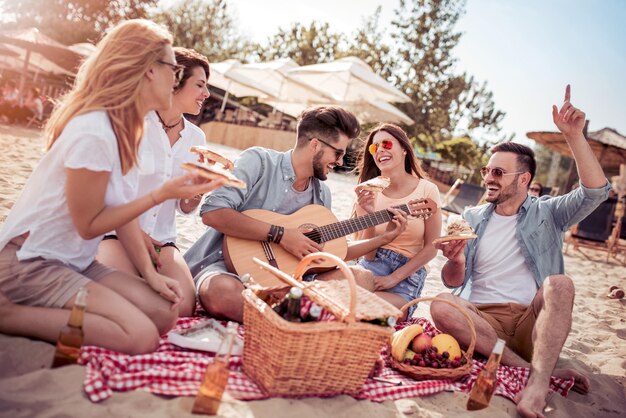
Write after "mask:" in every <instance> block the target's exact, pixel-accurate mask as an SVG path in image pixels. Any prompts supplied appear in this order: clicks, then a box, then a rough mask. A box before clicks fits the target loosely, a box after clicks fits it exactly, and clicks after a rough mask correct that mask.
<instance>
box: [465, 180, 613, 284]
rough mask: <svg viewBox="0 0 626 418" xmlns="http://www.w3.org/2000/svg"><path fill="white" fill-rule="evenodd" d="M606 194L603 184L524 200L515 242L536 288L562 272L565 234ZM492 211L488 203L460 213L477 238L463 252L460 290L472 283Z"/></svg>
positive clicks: (595, 206)
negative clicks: (555, 195)
mask: <svg viewBox="0 0 626 418" xmlns="http://www.w3.org/2000/svg"><path fill="white" fill-rule="evenodd" d="M609 190H611V186H610V183H609V182H608V181H607V185H606V186H605V187H602V188H599V189H589V188H586V187H585V186H583V185H582V184H581V185H580V187H578V188H576V189H574V190H572V191H571V192H569V193H567V194H566V195H563V196H557V197H550V196H542V197H539V198H537V197H534V196H528V197H527V198H526V201H525V202H524V203H523V204H522V206H521V207H520V210H519V212H518V214H517V225H516V227H515V230H516V233H515V238H516V239H517V241H518V242H519V246H520V249H521V251H522V254H523V256H524V259H525V260H526V265H527V266H528V269H529V270H530V271H531V272H532V274H533V277H534V278H535V281H536V282H537V286H541V285H542V283H543V281H544V280H545V279H546V278H547V277H548V276H550V275H553V274H563V273H564V272H565V266H564V262H563V236H564V234H565V232H566V231H567V230H568V229H569V228H570V227H571V226H572V225H575V224H577V223H578V222H580V221H582V220H583V219H585V218H586V217H587V215H589V214H590V213H591V212H593V211H594V210H595V209H596V208H597V207H598V205H600V203H602V202H603V201H605V200H606V199H607V197H608V194H609ZM495 207H496V206H495V205H494V204H492V203H488V204H486V205H481V206H477V207H474V208H470V209H467V210H466V211H464V212H463V215H462V216H463V218H464V219H466V220H467V221H468V222H469V224H470V225H471V226H472V228H474V231H476V235H478V238H476V239H474V240H472V241H470V242H469V245H468V246H467V247H466V248H465V260H466V261H465V280H464V282H463V287H462V288H461V290H462V289H463V288H465V286H467V284H468V283H469V282H470V281H471V280H472V273H473V266H474V263H475V261H476V260H475V258H476V250H477V249H478V244H479V242H480V238H481V236H482V234H483V233H484V232H485V228H486V227H487V223H488V221H489V218H491V214H492V213H493V211H494V209H495Z"/></svg>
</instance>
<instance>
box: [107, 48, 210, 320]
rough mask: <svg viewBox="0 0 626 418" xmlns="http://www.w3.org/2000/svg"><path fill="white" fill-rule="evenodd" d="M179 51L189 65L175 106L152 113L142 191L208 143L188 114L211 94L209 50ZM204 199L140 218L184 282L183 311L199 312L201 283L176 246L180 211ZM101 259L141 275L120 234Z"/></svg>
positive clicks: (150, 241) (170, 270)
mask: <svg viewBox="0 0 626 418" xmlns="http://www.w3.org/2000/svg"><path fill="white" fill-rule="evenodd" d="M174 54H175V56H176V62H177V64H178V65H180V66H182V67H183V75H182V78H181V80H180V82H179V83H178V85H177V86H176V87H175V88H174V96H173V98H172V107H170V108H169V109H167V110H158V111H154V112H150V113H149V114H148V116H147V117H146V131H145V134H144V140H143V141H142V142H141V147H140V149H139V154H140V162H139V166H140V168H139V194H142V193H146V192H148V191H150V190H153V189H155V188H157V187H158V186H159V185H161V184H163V183H164V182H165V181H167V180H169V179H171V178H173V177H175V176H179V175H181V174H183V169H182V168H181V167H180V165H181V163H184V162H191V161H195V160H197V157H196V156H195V154H192V153H190V152H189V148H190V147H192V146H194V145H205V143H206V139H205V136H204V132H202V130H201V129H200V128H198V127H197V126H196V125H194V124H193V123H190V122H189V121H187V119H185V117H184V116H183V114H184V113H187V114H192V115H197V114H198V113H199V112H200V110H201V109H202V105H203V103H204V101H205V100H206V99H207V98H208V97H209V90H208V86H207V79H208V78H209V74H210V73H209V62H208V60H207V59H206V57H204V56H203V55H200V54H198V53H197V52H195V51H193V50H190V49H186V48H174ZM200 198H201V196H200V195H198V196H195V197H193V198H191V199H178V200H168V201H165V202H163V203H161V204H160V205H158V206H155V207H153V208H151V209H149V210H148V211H146V212H144V213H143V215H141V217H140V219H139V224H140V226H141V229H142V230H143V231H144V233H145V234H146V241H147V247H148V251H149V252H150V255H151V257H152V259H153V260H154V261H155V263H156V265H157V270H158V271H159V272H160V273H161V274H163V275H165V276H168V277H171V278H173V279H176V281H178V283H179V284H180V287H181V291H182V294H183V301H182V302H181V304H180V307H179V315H180V316H192V315H193V311H194V307H195V288H194V285H193V279H192V277H191V273H190V272H189V267H187V263H185V260H184V259H183V256H182V254H181V253H180V251H179V250H178V247H177V246H176V211H179V212H181V213H183V214H187V213H190V212H192V211H194V210H195V209H196V207H198V204H199V203H200V200H201V199H200ZM97 259H98V260H99V261H100V262H102V263H103V264H106V265H107V266H110V267H113V268H115V269H117V270H121V271H125V272H128V273H131V274H135V275H139V272H138V271H137V269H136V267H135V266H134V264H133V263H132V261H131V260H130V258H129V257H128V255H127V253H126V250H125V249H124V246H123V245H122V243H121V242H120V241H119V240H117V237H116V236H115V235H106V236H105V237H104V240H103V241H102V243H101V244H100V247H99V248H98V256H97Z"/></svg>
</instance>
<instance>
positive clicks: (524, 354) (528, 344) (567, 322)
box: [431, 85, 610, 417]
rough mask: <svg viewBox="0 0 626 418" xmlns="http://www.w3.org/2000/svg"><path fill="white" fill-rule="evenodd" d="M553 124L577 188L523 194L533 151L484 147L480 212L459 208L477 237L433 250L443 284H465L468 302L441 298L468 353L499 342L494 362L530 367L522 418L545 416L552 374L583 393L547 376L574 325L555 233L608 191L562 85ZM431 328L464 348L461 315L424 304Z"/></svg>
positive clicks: (579, 379) (580, 386) (457, 319)
mask: <svg viewBox="0 0 626 418" xmlns="http://www.w3.org/2000/svg"><path fill="white" fill-rule="evenodd" d="M552 117H553V120H554V123H555V124H556V126H557V127H558V128H559V130H560V131H561V133H562V134H563V136H564V138H565V140H566V141H567V143H568V145H569V147H570V149H571V151H572V154H573V156H574V159H575V161H576V165H577V168H578V174H579V177H580V185H581V186H580V187H579V188H577V189H576V190H574V191H572V192H570V193H568V194H566V195H564V196H559V197H553V198H551V197H549V196H544V197H540V198H537V197H534V196H529V195H528V186H529V185H530V184H531V182H532V179H533V177H534V175H535V168H536V164H535V159H534V153H533V151H532V150H531V149H530V148H528V147H526V146H524V145H521V144H516V143H502V144H498V145H496V146H494V147H493V148H492V149H491V152H492V156H491V158H490V159H489V164H488V165H487V166H486V167H483V168H482V169H481V174H482V176H483V179H484V181H485V184H486V186H487V199H486V200H487V202H488V204H486V205H482V206H478V207H475V208H471V209H468V210H466V211H465V212H464V213H463V217H464V218H465V219H466V220H467V221H468V222H469V223H470V225H471V226H472V228H474V231H475V232H476V234H477V235H478V238H477V239H475V240H473V241H469V244H467V245H466V242H467V241H460V240H457V241H451V242H450V243H449V244H447V245H446V244H443V245H439V246H438V248H439V249H441V250H442V251H443V255H444V256H445V257H446V258H447V259H448V261H447V262H446V264H445V265H444V267H443V268H442V271H441V278H442V280H443V282H444V284H445V285H446V286H448V287H451V288H455V287H460V286H463V287H465V286H466V285H468V284H470V286H471V291H470V294H469V301H467V300H464V299H461V298H460V297H457V296H453V295H451V294H441V295H439V296H440V297H442V298H445V299H447V300H451V301H453V302H455V303H456V304H458V305H460V306H461V307H463V308H465V310H466V311H467V312H468V314H469V315H470V316H471V318H472V320H473V321H474V325H475V327H476V334H477V339H476V351H477V352H478V353H481V354H483V355H485V356H488V355H489V353H490V352H491V349H492V348H493V346H494V344H495V341H496V338H502V339H504V340H505V341H506V343H507V348H506V349H505V351H504V353H503V357H502V363H503V364H506V365H511V366H519V367H529V368H530V369H531V374H530V379H529V381H528V385H527V386H526V388H525V389H524V391H522V392H521V393H520V395H519V398H518V399H517V401H518V402H517V411H518V413H519V414H520V415H521V416H524V417H536V416H543V415H542V413H543V409H544V407H545V403H546V401H545V398H546V395H547V394H548V387H549V382H550V376H551V375H555V376H558V377H562V378H572V377H573V378H574V379H575V381H576V383H575V386H574V389H576V390H578V391H580V392H582V393H586V392H587V390H588V386H589V381H588V379H587V378H586V377H585V376H583V375H581V374H580V373H578V372H576V371H575V370H572V369H555V366H556V362H557V360H558V358H559V354H560V352H561V349H562V347H563V344H564V343H565V340H566V338H567V335H568V334H569V330H570V327H571V323H572V308H573V304H574V285H573V283H572V280H571V279H570V278H569V277H567V276H565V275H564V265H563V255H562V249H563V235H564V233H565V231H567V229H568V228H569V227H570V226H572V225H574V224H576V223H578V222H580V221H581V220H582V219H584V218H585V217H586V216H587V215H588V214H589V213H591V212H592V211H593V210H594V209H595V208H596V207H597V206H598V205H599V204H600V203H601V202H602V201H604V200H606V198H607V196H608V191H609V190H610V185H609V183H608V181H607V180H606V177H605V176H604V173H603V171H602V167H601V166H600V164H599V162H598V160H597V159H596V157H595V156H594V154H593V152H592V151H591V148H590V147H589V144H588V143H587V140H586V139H585V137H584V135H583V127H584V124H585V114H584V113H583V112H582V111H580V110H579V109H577V108H575V107H574V106H572V104H571V103H570V86H569V85H568V86H567V88H566V90H565V102H564V104H563V106H562V107H561V109H560V110H559V109H557V107H556V106H553V109H552ZM431 314H432V317H433V320H434V321H435V323H436V325H437V327H438V328H439V329H441V330H443V331H444V332H447V333H449V334H451V335H453V336H454V337H455V338H457V339H458V340H459V342H460V343H461V344H464V345H465V346H467V345H468V344H469V340H470V337H469V332H468V330H467V327H466V325H465V324H464V321H463V318H462V317H461V315H460V313H459V312H458V311H456V310H454V309H453V308H450V307H449V305H445V304H442V303H436V302H434V303H432V305H431Z"/></svg>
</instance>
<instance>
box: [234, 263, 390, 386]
mask: <svg viewBox="0 0 626 418" xmlns="http://www.w3.org/2000/svg"><path fill="white" fill-rule="evenodd" d="M320 258H323V259H326V260H331V261H333V262H335V263H337V265H338V266H339V268H340V270H341V271H342V272H343V273H344V275H345V277H346V279H347V280H329V281H313V282H308V283H306V282H305V283H303V282H302V274H303V273H304V272H305V271H306V268H307V266H308V265H309V264H311V262H313V261H314V260H316V259H320ZM255 261H256V262H257V263H258V264H259V265H261V266H262V267H263V268H265V269H267V270H269V271H271V272H272V273H274V275H276V276H277V277H278V278H280V279H281V280H283V281H284V282H285V283H287V284H288V285H290V286H297V287H300V288H302V290H303V293H304V295H305V296H307V297H308V298H309V299H311V300H312V301H313V302H315V303H317V304H318V305H320V306H322V307H323V308H324V309H326V310H327V311H329V312H331V313H332V314H333V315H335V317H336V318H337V321H325V322H306V323H294V322H288V321H286V320H284V319H283V318H282V317H281V316H279V315H278V314H276V312H274V311H273V310H272V308H271V307H270V306H269V305H268V304H266V303H265V302H263V301H262V300H261V299H259V298H258V297H257V296H256V294H255V293H254V292H253V291H252V290H250V289H246V290H244V292H243V296H244V324H245V329H246V331H245V336H244V352H243V370H244V372H245V373H246V374H247V375H248V376H250V377H251V378H252V379H253V380H254V381H255V382H256V383H257V384H258V385H259V386H261V387H262V388H263V389H264V391H265V392H266V393H268V394H269V395H270V396H273V395H279V396H304V395H317V396H320V395H334V394H338V393H347V394H355V393H357V392H358V391H359V390H360V389H361V388H362V386H363V383H364V382H365V380H366V379H367V376H368V375H369V373H370V371H371V370H372V368H373V366H374V364H375V362H376V360H377V359H378V358H379V354H380V350H381V349H382V348H383V347H384V345H385V343H386V342H387V341H388V340H389V337H390V336H391V335H392V333H393V328H392V327H386V326H380V325H374V324H370V323H366V322H359V320H369V319H376V318H382V317H384V318H387V317H389V316H393V317H396V318H399V317H400V316H401V315H402V312H401V311H400V310H399V309H397V308H396V307H394V306H393V305H391V304H389V303H388V302H386V301H385V300H383V299H381V298H380V297H378V296H376V295H375V294H373V293H371V292H368V291H367V290H365V289H363V288H361V287H359V286H356V284H355V281H354V276H353V274H352V272H351V271H350V269H349V268H348V266H347V265H346V264H345V263H344V262H343V261H342V260H341V259H340V258H338V257H336V256H334V255H332V254H327V253H313V254H310V255H308V256H306V257H305V258H303V259H302V260H301V262H300V264H298V267H297V268H296V272H295V274H294V277H295V279H294V278H293V277H291V276H289V275H287V274H285V273H283V272H281V271H280V270H277V269H275V268H273V267H271V266H269V265H268V264H266V263H264V262H262V261H259V260H255Z"/></svg>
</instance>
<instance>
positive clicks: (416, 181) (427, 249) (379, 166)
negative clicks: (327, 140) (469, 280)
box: [355, 123, 441, 318]
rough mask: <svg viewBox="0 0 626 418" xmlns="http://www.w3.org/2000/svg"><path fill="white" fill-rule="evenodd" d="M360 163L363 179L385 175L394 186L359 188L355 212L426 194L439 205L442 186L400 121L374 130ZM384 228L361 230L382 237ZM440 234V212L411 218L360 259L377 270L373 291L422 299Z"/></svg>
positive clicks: (396, 301) (391, 298)
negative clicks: (425, 166)
mask: <svg viewBox="0 0 626 418" xmlns="http://www.w3.org/2000/svg"><path fill="white" fill-rule="evenodd" d="M358 167H359V172H360V177H359V183H362V182H364V181H366V180H369V179H372V178H374V177H377V176H384V177H388V178H389V179H390V180H391V184H390V185H389V186H388V187H387V188H386V189H385V190H383V191H382V192H372V191H365V190H362V189H359V188H357V190H356V193H357V203H356V204H355V215H356V216H360V215H364V214H366V213H372V212H375V211H378V210H383V209H386V208H388V207H390V206H396V205H400V204H403V203H407V202H409V201H410V200H413V199H420V198H425V197H428V198H430V199H432V200H433V201H435V202H436V203H437V206H440V197H439V190H438V189H437V186H436V185H435V184H434V183H432V182H430V181H428V180H426V173H425V172H424V170H423V169H422V167H421V166H420V163H419V161H418V160H417V158H415V154H414V153H413V148H412V147H411V143H410V141H409V138H408V137H407V135H406V133H405V132H404V131H403V130H402V129H401V128H400V127H398V126H396V125H392V124H389V123H383V124H380V125H378V126H376V127H375V128H374V129H373V130H372V131H371V132H370V133H369V135H368V137H367V141H366V143H365V148H364V151H363V155H362V156H361V159H360V161H359V165H358ZM384 229H385V225H379V226H377V227H374V228H369V229H367V230H364V231H361V232H360V233H359V234H358V238H359V239H364V238H369V237H373V236H376V235H379V234H381V233H382V231H384ZM440 235H441V212H440V211H437V212H436V213H435V214H434V215H432V216H431V217H429V218H428V219H426V220H424V219H421V218H419V219H410V221H409V222H408V224H407V228H406V230H405V231H404V232H402V233H401V234H400V235H398V237H396V239H394V240H393V241H392V242H390V243H389V244H387V245H384V246H382V247H380V248H378V250H376V251H373V252H371V253H369V254H366V255H365V256H364V257H362V258H361V259H360V260H359V262H358V263H359V265H361V266H363V267H365V268H367V269H368V270H370V271H372V272H373V273H374V279H373V283H372V286H371V289H370V290H373V291H374V292H376V294H377V295H379V296H380V297H382V298H383V299H385V300H387V301H388V302H390V303H392V304H393V305H395V306H397V307H401V306H402V305H404V304H405V303H406V302H408V301H411V300H413V299H415V298H417V297H419V296H420V294H421V293H422V289H423V287H424V282H425V280H426V273H427V271H426V267H427V263H428V262H429V261H430V260H432V259H433V258H435V256H436V255H437V249H435V247H434V246H433V244H432V242H433V240H434V239H435V238H437V237H439V236H440ZM413 310H414V308H413V307H412V308H411V309H409V312H408V316H407V317H408V318H410V317H411V314H412V313H413Z"/></svg>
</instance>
